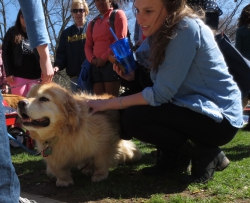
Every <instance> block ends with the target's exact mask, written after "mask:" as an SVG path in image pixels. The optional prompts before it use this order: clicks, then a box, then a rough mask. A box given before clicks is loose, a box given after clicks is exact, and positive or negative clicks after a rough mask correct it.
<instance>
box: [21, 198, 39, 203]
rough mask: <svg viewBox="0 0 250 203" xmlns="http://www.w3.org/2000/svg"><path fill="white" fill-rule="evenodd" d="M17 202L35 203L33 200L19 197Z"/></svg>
mask: <svg viewBox="0 0 250 203" xmlns="http://www.w3.org/2000/svg"><path fill="white" fill-rule="evenodd" d="M18 203H37V202H36V201H35V200H28V199H26V198H22V197H19V202H18Z"/></svg>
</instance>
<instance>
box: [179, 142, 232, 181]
mask: <svg viewBox="0 0 250 203" xmlns="http://www.w3.org/2000/svg"><path fill="white" fill-rule="evenodd" d="M180 151H181V152H182V153H184V154H188V155H189V156H190V158H191V160H192V169H191V175H189V176H186V177H184V178H183V179H182V182H184V183H206V182H207V181H208V180H210V179H211V178H213V175H214V172H215V171H216V170H218V169H219V170H224V169H225V168H226V167H227V166H228V165H229V160H228V159H227V157H226V156H225V154H224V153H223V152H222V151H221V150H220V148H219V147H211V146H204V145H200V144H199V145H198V144H194V143H193V142H192V141H189V142H187V143H186V144H184V146H183V147H181V149H180Z"/></svg>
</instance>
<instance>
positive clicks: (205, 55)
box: [142, 18, 243, 128]
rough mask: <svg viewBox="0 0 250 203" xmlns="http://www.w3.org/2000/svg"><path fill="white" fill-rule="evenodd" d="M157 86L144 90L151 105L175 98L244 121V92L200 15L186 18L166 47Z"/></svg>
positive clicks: (214, 115) (156, 76) (204, 111)
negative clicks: (242, 93) (242, 97)
mask: <svg viewBox="0 0 250 203" xmlns="http://www.w3.org/2000/svg"><path fill="white" fill-rule="evenodd" d="M150 74H151V79H152V81H153V82H154V85H153V87H147V88H145V89H144V90H143V91H142V95H143V97H144V99H145V100H146V101H147V102H148V103H149V104H150V105H151V106H159V105H161V104H163V103H167V102H172V103H174V104H176V105H178V106H181V107H186V108H189V109H191V110H193V111H195V112H198V113H201V114H204V115H207V116H209V117H210V118H212V119H214V120H215V121H216V122H221V121H222V119H223V117H225V118H226V119H227V120H229V122H230V123H231V125H232V126H234V127H237V128H240V127H242V125H243V116H242V105H241V93H240V90H239V88H238V86H237V84H236V83H235V82H234V80H233V78H232V76H231V75H230V74H229V72H228V67H227V65H226V63H225V61H224V58H223V55H222V54H221V52H220V50H219V48H218V46H217V44H216V42H215V40H214V35H213V33H212V31H211V30H210V28H208V27H207V26H206V25H205V24H204V23H203V22H202V21H201V20H200V19H192V18H184V19H183V20H182V21H181V22H180V23H179V25H178V29H177V31H176V36H175V37H174V39H172V40H171V41H170V43H169V45H168V46H167V48H166V50H165V60H164V62H163V63H162V64H161V65H160V66H159V68H158V71H157V72H155V71H151V73H150Z"/></svg>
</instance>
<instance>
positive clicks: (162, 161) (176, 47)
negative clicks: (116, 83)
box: [88, 0, 243, 183]
mask: <svg viewBox="0 0 250 203" xmlns="http://www.w3.org/2000/svg"><path fill="white" fill-rule="evenodd" d="M134 7H135V10H136V19H137V22H138V23H139V25H140V26H141V28H142V31H143V34H144V35H145V36H147V37H148V39H147V40H148V41H149V45H150V51H151V53H150V63H151V72H150V74H151V79H152V81H153V82H154V85H153V86H152V87H146V88H145V89H143V91H142V92H139V93H137V94H133V95H130V96H125V97H122V98H114V99H110V100H102V101H89V102H88V105H89V107H91V108H92V109H93V112H97V111H104V110H107V109H121V108H122V109H124V110H123V111H122V128H123V132H124V133H125V134H124V135H129V136H131V137H135V138H137V139H140V140H142V141H145V142H148V143H152V144H154V145H156V146H157V149H158V152H161V153H158V161H157V164H156V165H155V166H153V167H151V168H145V169H144V172H145V173H147V174H152V173H154V172H159V171H161V172H162V171H164V170H165V171H166V170H169V169H172V170H174V169H176V168H177V167H178V164H179V163H178V160H179V157H180V155H185V156H187V157H188V158H189V159H191V161H192V170H191V175H190V176H187V177H185V178H184V179H183V181H185V182H187V183H192V182H196V183H203V182H207V181H208V180H209V179H211V178H212V177H213V174H214V172H215V170H223V169H225V168H226V167H227V166H228V164H229V160H228V159H227V157H226V156H225V154H224V153H223V152H222V151H221V150H220V148H219V146H221V145H225V144H227V143H228V142H230V141H231V140H232V139H233V138H234V136H235V134H236V133H237V131H238V129H239V128H240V127H242V125H243V119H242V107H241V93H240V90H239V88H238V86H237V85H236V83H235V82H234V81H233V78H232V76H231V75H230V74H229V72H228V68H227V66H226V63H225V61H224V59H223V56H222V54H221V52H220V50H219V48H218V46H217V44H216V42H215V40H214V36H213V33H212V31H211V29H210V28H209V27H207V26H206V25H205V24H204V23H203V21H202V20H200V19H199V17H198V16H197V15H196V14H195V13H194V12H193V11H192V10H191V9H190V8H189V7H188V6H187V5H186V0H179V1H176V0H155V1H151V0H134ZM114 69H115V70H116V71H117V73H118V74H119V75H121V72H119V71H118V69H117V67H114ZM123 77H124V78H125V76H123Z"/></svg>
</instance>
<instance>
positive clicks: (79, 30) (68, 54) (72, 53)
mask: <svg viewBox="0 0 250 203" xmlns="http://www.w3.org/2000/svg"><path fill="white" fill-rule="evenodd" d="M71 14H72V17H73V19H74V24H73V25H71V26H70V27H68V28H67V29H65V30H64V31H63V32H62V34H61V36H60V42H59V46H58V49H57V51H56V59H55V63H54V70H55V71H58V70H63V69H64V68H65V69H66V73H67V75H68V76H69V77H70V80H71V81H72V82H73V83H72V82H71V83H70V85H71V90H72V92H77V91H78V89H77V85H75V83H77V81H78V76H79V74H80V72H81V64H82V63H83V61H84V60H85V59H86V56H85V52H84V45H85V41H86V30H87V25H88V21H87V19H86V17H87V15H88V14H89V8H88V5H87V3H86V2H85V0H73V1H72V3H71Z"/></svg>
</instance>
